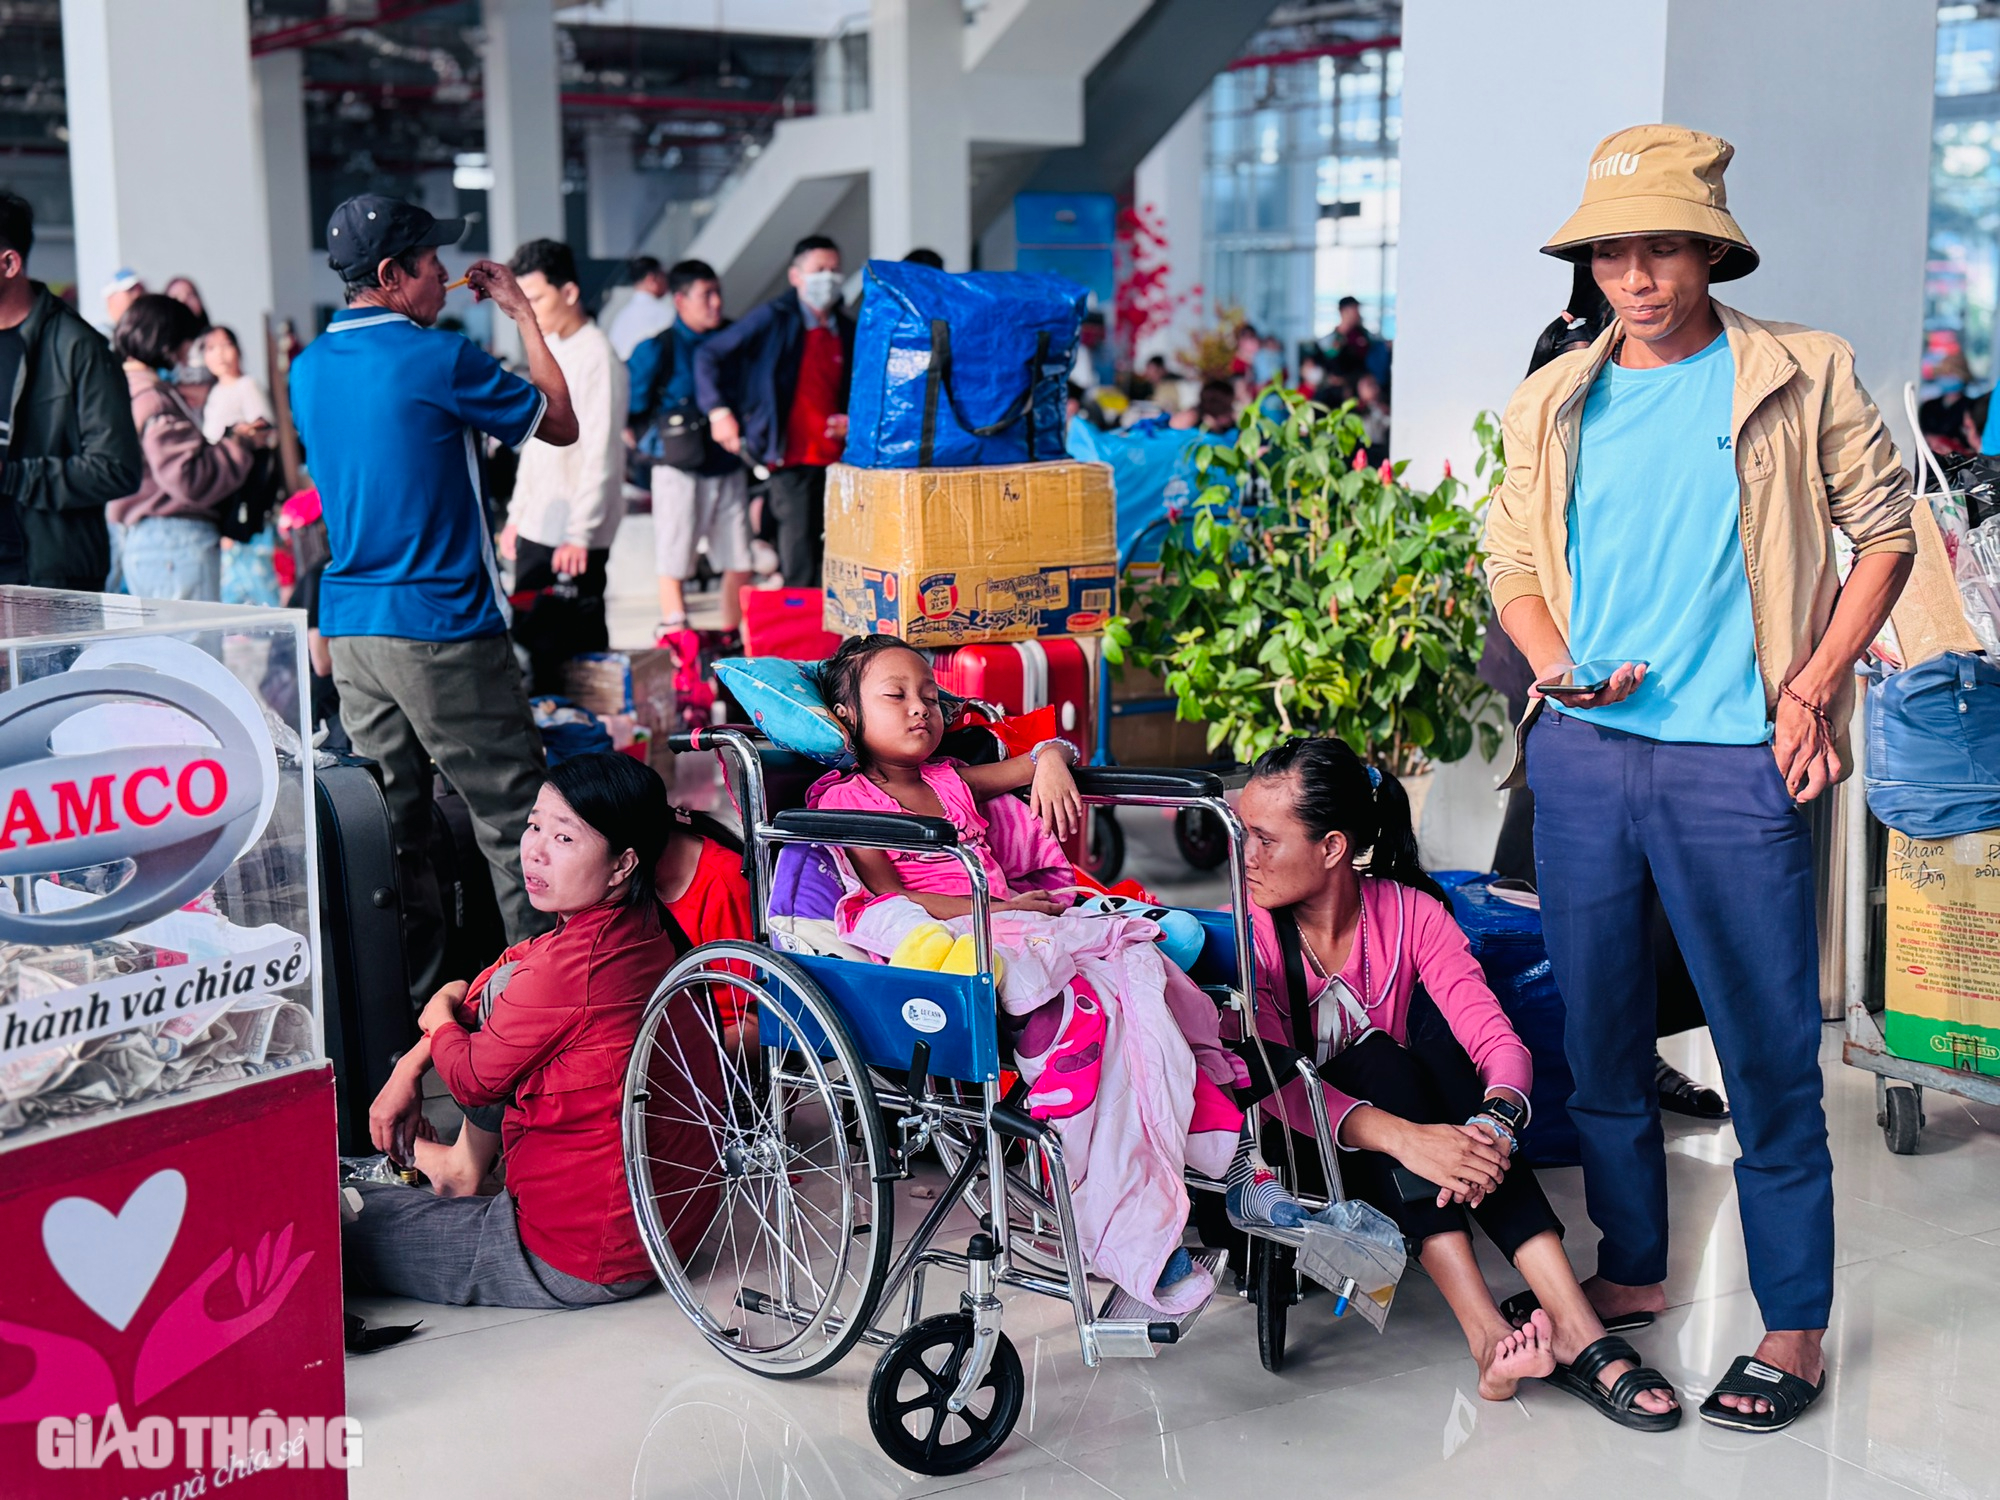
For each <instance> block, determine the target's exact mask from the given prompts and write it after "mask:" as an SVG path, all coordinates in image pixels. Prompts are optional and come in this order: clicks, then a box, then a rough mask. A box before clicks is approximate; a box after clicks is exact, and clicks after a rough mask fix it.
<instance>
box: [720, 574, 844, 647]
mask: <svg viewBox="0 0 2000 1500" xmlns="http://www.w3.org/2000/svg"><path fill="white" fill-rule="evenodd" d="M825 614H826V594H825V593H824V592H823V591H822V590H820V589H757V588H745V589H744V590H743V654H744V655H745V656H782V657H784V658H785V659H786V660H787V661H825V660H826V659H827V658H828V657H829V656H831V655H833V653H834V652H835V651H837V650H839V649H840V637H839V636H838V635H837V634H835V633H834V632H833V631H831V630H828V629H827V628H826V625H825V623H824V616H825Z"/></svg>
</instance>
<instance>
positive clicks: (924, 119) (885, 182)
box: [868, 0, 972, 270]
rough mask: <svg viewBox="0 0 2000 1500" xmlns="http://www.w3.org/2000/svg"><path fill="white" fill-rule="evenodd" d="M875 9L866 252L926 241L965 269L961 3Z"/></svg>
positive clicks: (968, 197) (902, 1) (888, 254)
mask: <svg viewBox="0 0 2000 1500" xmlns="http://www.w3.org/2000/svg"><path fill="white" fill-rule="evenodd" d="M870 16H871V20H870V28H869V38H868V44H869V49H870V51H869V59H868V76H869V108H870V109H871V110H872V111H873V114H874V129H875V159H874V164H873V167H872V170H871V174H870V177H869V181H868V235H869V253H870V254H871V255H874V256H877V257H881V258H888V259H894V258H895V257H897V256H900V255H902V254H904V253H905V252H906V251H908V250H910V249H912V248H914V247H915V246H918V245H928V246H930V248H931V249H933V250H935V251H937V252H938V254H940V255H942V256H943V257H944V263H945V265H946V266H947V267H948V268H950V269H952V270H962V269H964V268H965V267H966V266H967V265H968V264H970V262H971V252H972V246H971V235H972V173H971V160H970V157H969V154H968V145H967V142H968V135H967V120H966V108H965V82H964V78H963V76H962V75H963V72H964V57H965V9H964V5H963V3H962V0H874V4H873V6H872V7H871V10H870Z"/></svg>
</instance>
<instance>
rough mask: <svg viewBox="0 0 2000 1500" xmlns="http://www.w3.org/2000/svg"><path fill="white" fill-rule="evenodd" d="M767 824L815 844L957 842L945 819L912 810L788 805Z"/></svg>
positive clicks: (929, 845) (941, 845)
mask: <svg viewBox="0 0 2000 1500" xmlns="http://www.w3.org/2000/svg"><path fill="white" fill-rule="evenodd" d="M771 826H772V827H773V828H775V829H776V830H777V831H778V832H780V833H782V834H786V835H788V836H790V837H792V838H800V839H810V840H812V841H813V842H814V843H816V844H849V845H855V846H858V847H860V848H864V849H950V848H954V847H956V846H957V844H958V830H957V829H956V828H954V827H952V826H951V822H950V820H949V819H946V818H925V817H919V816H918V815H917V814H915V813H874V812H826V811H822V810H819V809H808V808H792V809H790V810H789V811H786V812H781V813H779V814H778V815H777V816H776V817H775V818H773V819H771Z"/></svg>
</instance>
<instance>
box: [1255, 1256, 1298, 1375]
mask: <svg viewBox="0 0 2000 1500" xmlns="http://www.w3.org/2000/svg"><path fill="white" fill-rule="evenodd" d="M1298 1289H1299V1276H1298V1272H1297V1270H1295V1269H1294V1267H1293V1251H1292V1247H1291V1246H1289V1245H1279V1244H1275V1243H1273V1242H1272V1241H1270V1240H1262V1239H1258V1238H1256V1237H1255V1236H1254V1235H1253V1236H1252V1237H1251V1240H1250V1300H1251V1301H1253V1302H1255V1303H1256V1304H1257V1357H1258V1358H1259V1359H1260V1360H1262V1361H1263V1362H1264V1368H1265V1369H1267V1370H1269V1371H1270V1372H1271V1373H1272V1374H1273V1375H1275V1374H1277V1373H1278V1372H1279V1371H1280V1370H1282V1369H1284V1368H1285V1324H1286V1322H1287V1321H1288V1320H1289V1318H1290V1316H1291V1311H1292V1303H1293V1302H1294V1301H1296V1300H1297V1297H1298Z"/></svg>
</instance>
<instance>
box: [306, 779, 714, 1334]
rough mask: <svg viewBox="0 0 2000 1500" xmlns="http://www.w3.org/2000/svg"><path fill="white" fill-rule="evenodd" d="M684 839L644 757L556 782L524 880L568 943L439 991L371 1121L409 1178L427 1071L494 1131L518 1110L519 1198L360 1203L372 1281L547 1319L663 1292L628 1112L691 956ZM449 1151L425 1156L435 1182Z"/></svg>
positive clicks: (550, 786)
mask: <svg viewBox="0 0 2000 1500" xmlns="http://www.w3.org/2000/svg"><path fill="white" fill-rule="evenodd" d="M669 827H670V814H669V812H668V808H667V799H666V788H665V787H664V786H663V785H662V784H661V782H660V778H659V777H658V776H657V775H656V774H655V773H654V772H653V771H652V770H651V769H649V768H648V767H646V766H644V765H641V764H640V763H639V762H638V761H635V760H633V759H631V758H630V757H629V756H623V755H612V754H599V755H582V756H576V757H573V758H572V759H570V760H566V761H564V762H562V763H561V764H560V765H557V766H553V767H551V768H550V770H549V775H548V780H547V782H546V783H545V784H544V785H543V787H542V790H541V795H540V796H538V797H537V798H536V799H535V809H534V812H533V813H532V814H531V815H530V817H529V821H528V828H527V831H526V832H525V833H524V834H523V835H522V837H521V867H522V871H523V875H524V877H525V880H526V884H527V888H528V899H529V901H530V902H531V903H532V904H533V905H534V906H535V908H536V909H537V910H540V911H549V912H554V913H556V914H557V915H558V917H560V918H561V922H560V925H558V926H557V927H556V928H555V930H554V931H552V932H546V933H543V934H542V935H541V936H540V937H537V938H533V939H531V940H529V941H528V942H526V943H517V944H515V945H513V946H512V947H510V948H508V949H507V950H506V951H505V952H504V953H502V954H501V955H500V958H499V960H498V961H497V962H496V963H495V964H494V965H493V966H492V967H491V968H489V969H487V970H486V972H485V973H483V974H481V975H480V976H479V977H478V978H477V979H476V980H474V981H473V982H472V984H471V985H470V986H468V985H466V984H465V983H463V982H462V981H460V982H455V983H453V984H449V985H446V986H445V987H444V988H443V989H442V990H440V991H438V993H437V994H436V996H434V997H433V998H432V1000H431V1002H430V1004H429V1005H428V1006H426V1007H425V1008H424V1012H423V1015H422V1017H421V1018H420V1021H419V1024H420V1025H421V1026H422V1028H423V1032H424V1040H423V1041H422V1042H420V1043H418V1044H417V1046H416V1047H414V1048H412V1049H411V1051H410V1052H409V1053H408V1054H406V1055H405V1057H404V1058H403V1060H402V1061H401V1062H399V1063H398V1064H397V1068H396V1073H395V1076H394V1077H392V1078H391V1080H390V1082H389V1083H388V1085H386V1086H385V1087H384V1089H383V1091H382V1094H381V1096H380V1097H379V1098H378V1099H377V1100H376V1102H375V1106H374V1108H373V1109H371V1110H370V1111H369V1126H370V1131H371V1133H372V1134H373V1135H374V1137H375V1141H376V1144H377V1145H378V1146H381V1147H382V1148H383V1149H384V1150H387V1151H389V1152H390V1153H391V1154H392V1155H394V1156H397V1157H398V1158H399V1159H408V1154H409V1147H410V1146H411V1145H412V1144H413V1141H412V1138H413V1136H414V1134H415V1132H416V1129H417V1123H418V1120H419V1118H420V1101H421V1087H420V1085H421V1082H422V1078H423V1074H424V1071H425V1070H426V1069H427V1068H431V1067H435V1068H436V1069H437V1071H438V1076H439V1077H440V1078H441V1079H442V1080H443V1081H444V1084H445V1086H446V1087H447V1088H448V1089H449V1090H450V1091H451V1095H452V1097H453V1098H454V1099H456V1100H457V1101H458V1103H459V1104H460V1105H461V1106H462V1107H464V1108H465V1109H466V1110H467V1111H468V1113H469V1114H471V1115H472V1116H474V1117H475V1118H477V1117H478V1116H479V1115H481V1114H482V1113H487V1112H490V1111H491V1110H492V1109H493V1107H495V1106H504V1110H503V1118H502V1121H501V1135H502V1138H503V1140H504V1142H505V1149H506V1154H507V1186H506V1189H505V1190H504V1191H503V1192H501V1193H499V1194H497V1195H495V1196H493V1197H477V1196H443V1195H440V1194H433V1193H430V1192H424V1191H421V1190H418V1189H412V1188H405V1187H400V1186H387V1185H380V1184H359V1185H358V1186H359V1189H360V1192H361V1195H362V1200H363V1201H362V1207H361V1211H360V1213H359V1214H358V1215H357V1216H356V1217H355V1218H354V1219H353V1220H352V1221H350V1222H349V1223H347V1224H345V1225H344V1226H343V1227H342V1233H341V1239H342V1249H343V1254H344V1258H345V1262H346V1268H347V1272H348V1274H349V1276H351V1277H352V1278H354V1280H355V1281H357V1282H359V1283H362V1284H365V1285H367V1286H370V1287H372V1288H375V1289H377V1290H380V1291H385V1292H391V1293H395V1294H398V1295H402V1296H408V1297H416V1298H420V1299H422V1300H424V1301H428V1302H444V1303H452V1304H457V1305H482V1306H498V1307H531V1308H560V1307H586V1306H590V1305H593V1304H596V1303H602V1302H611V1301H616V1300H619V1299H621V1298H624V1297H629V1296H632V1295H634V1294H635V1293H637V1292H640V1291H642V1290H644V1289H645V1288H646V1287H647V1286H649V1285H650V1284H651V1283H652V1280H653V1272H652V1266H651V1264H650V1262H649V1261H648V1260H647V1257H646V1251H645V1248H644V1246H643V1245H642V1244H641V1243H640V1240H639V1234H638V1227H637V1224H636V1222H635V1220H634V1218H633V1214H632V1204H631V1199H630V1196H629V1194H628V1192H627V1189H626V1183H625V1163H624V1146H623V1140H622V1133H621V1129H620V1109H621V1105H622V1101H623V1090H624V1081H625V1070H626V1065H627V1063H628V1061H629V1059H630V1057H631V1053H632V1047H633V1044H634V1042H635V1040H636V1038H637V1035H638V1030H639V1024H640V1020H641V1018H642V1017H643V1015H644V1013H645V1009H646V1003H647V1001H648V1000H649V999H650V998H651V996H652V994H653V991H654V989H655V987H656V986H657V985H658V983H659V980H660V977H661V976H662V975H663V974H665V973H666V971H667V969H668V968H669V967H670V966H671V965H672V963H673V961H674V958H675V954H676V949H677V944H676V941H675V938H674V937H673V936H672V922H671V918H669V917H668V916H667V915H666V913H665V911H664V908H662V906H661V904H660V902H659V899H658V897H657V896H656V895H655V892H654V888H653V882H652V880H651V879H650V878H649V876H650V873H651V871H652V870H653V869H654V867H655V866H656V865H657V864H658V862H659V859H660V855H661V853H662V851H663V849H664V848H665V845H666V842H667V836H668V831H669ZM717 1093H718V1096H719V1084H718V1086H717ZM687 1113H689V1114H691V1115H692V1114H696V1113H698V1111H697V1110H695V1109H692V1108H691V1109H689V1110H688V1111H687ZM467 1128H468V1129H476V1128H477V1126H474V1125H468V1127H467ZM443 1150H444V1148H442V1147H436V1146H432V1147H431V1148H430V1149H429V1150H426V1151H425V1152H423V1156H424V1157H426V1158H429V1159H430V1161H431V1163H432V1164H433V1165H436V1164H438V1158H437V1156H434V1155H433V1153H439V1154H442V1153H443ZM706 1218H707V1214H706V1213H699V1212H697V1213H692V1214H690V1215H689V1219H690V1221H691V1222H694V1221H702V1222H705V1220H706Z"/></svg>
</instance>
